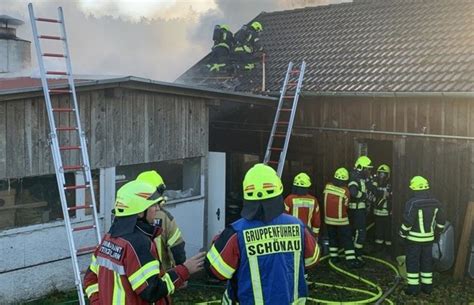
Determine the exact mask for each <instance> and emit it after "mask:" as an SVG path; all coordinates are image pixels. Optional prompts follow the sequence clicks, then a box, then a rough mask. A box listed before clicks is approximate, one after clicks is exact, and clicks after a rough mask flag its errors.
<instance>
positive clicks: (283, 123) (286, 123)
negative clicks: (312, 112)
mask: <svg viewBox="0 0 474 305" xmlns="http://www.w3.org/2000/svg"><path fill="white" fill-rule="evenodd" d="M288 123H289V122H287V121H278V122H277V124H279V125H288Z"/></svg>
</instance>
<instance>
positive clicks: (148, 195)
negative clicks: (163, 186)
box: [115, 180, 162, 217]
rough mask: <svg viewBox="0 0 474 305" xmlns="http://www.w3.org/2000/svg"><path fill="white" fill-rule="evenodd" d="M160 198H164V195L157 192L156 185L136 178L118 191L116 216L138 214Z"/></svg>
mask: <svg viewBox="0 0 474 305" xmlns="http://www.w3.org/2000/svg"><path fill="white" fill-rule="evenodd" d="M160 200H162V197H161V195H160V194H158V192H156V187H155V186H153V185H151V184H148V183H145V182H142V181H136V180H135V181H131V182H128V183H126V184H125V185H123V186H122V187H121V188H120V189H119V190H118V192H117V199H116V200H115V216H117V217H122V216H131V215H136V214H138V213H141V212H143V211H145V210H146V209H148V208H149V207H151V206H152V205H154V204H156V203H158V202H159V201H160Z"/></svg>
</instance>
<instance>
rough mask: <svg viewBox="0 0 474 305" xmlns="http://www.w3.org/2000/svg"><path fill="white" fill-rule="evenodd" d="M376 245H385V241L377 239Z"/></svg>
mask: <svg viewBox="0 0 474 305" xmlns="http://www.w3.org/2000/svg"><path fill="white" fill-rule="evenodd" d="M375 243H376V244H379V245H381V244H383V240H381V239H376V240H375Z"/></svg>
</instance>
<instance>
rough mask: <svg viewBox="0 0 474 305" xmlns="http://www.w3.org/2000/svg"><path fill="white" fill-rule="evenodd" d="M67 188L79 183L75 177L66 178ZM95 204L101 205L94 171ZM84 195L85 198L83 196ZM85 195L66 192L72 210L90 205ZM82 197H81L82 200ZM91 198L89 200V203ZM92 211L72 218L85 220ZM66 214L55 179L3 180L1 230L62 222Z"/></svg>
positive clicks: (77, 214)
mask: <svg viewBox="0 0 474 305" xmlns="http://www.w3.org/2000/svg"><path fill="white" fill-rule="evenodd" d="M65 177H66V184H67V185H72V184H75V183H76V181H77V183H80V181H79V179H77V177H75V175H74V174H73V173H67V174H65ZM92 177H93V184H94V189H95V197H96V203H97V204H98V205H99V199H98V198H99V196H100V194H99V180H100V179H99V171H98V170H95V171H92ZM81 194H82V195H81ZM87 194H88V195H87V196H85V197H86V198H85V199H84V195H85V191H84V190H78V191H76V192H74V191H67V192H66V200H67V205H68V206H69V207H71V206H74V205H75V204H76V203H77V205H83V204H84V202H85V203H87V204H89V203H90V200H89V199H90V195H89V192H87ZM81 196H82V197H81ZM88 198H89V199H88ZM91 213H92V211H91V210H90V209H87V210H84V209H81V210H77V212H76V211H75V210H72V211H70V212H69V216H70V217H74V218H76V217H77V218H82V217H83V216H85V215H89V214H91ZM62 219H64V217H63V211H62V207H61V202H60V199H59V191H58V185H57V182H56V175H46V176H38V177H27V178H22V179H8V180H0V230H4V229H9V228H15V227H23V226H28V225H33V224H40V223H47V222H51V221H55V220H62Z"/></svg>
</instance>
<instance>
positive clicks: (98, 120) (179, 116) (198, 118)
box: [0, 88, 208, 179]
mask: <svg viewBox="0 0 474 305" xmlns="http://www.w3.org/2000/svg"><path fill="white" fill-rule="evenodd" d="M68 99H69V97H68V96H65V95H63V96H55V97H54V98H53V105H60V106H62V107H63V108H66V107H67V105H68V104H69V101H68ZM78 100H79V109H80V115H81V124H82V127H83V130H84V131H85V132H86V135H87V139H88V150H89V157H90V162H91V167H92V168H100V167H111V166H116V165H127V164H136V163H145V162H154V161H161V160H172V159H181V158H188V157H196V156H204V155H205V154H206V152H207V150H208V109H207V105H206V100H205V99H203V98H194V97H188V96H180V95H178V94H176V95H173V94H161V93H154V92H148V91H142V90H134V89H126V88H108V89H99V90H92V91H81V92H79V93H78ZM71 119H72V116H70V115H68V114H64V113H63V114H61V117H60V119H59V123H60V124H57V125H62V126H65V125H70V122H71V123H72V122H73V121H72V120H71ZM48 124H49V123H48V119H47V113H46V109H45V104H44V100H43V98H42V97H34V98H26V99H19V100H10V101H3V102H0V179H2V178H18V177H26V176H37V175H44V174H51V173H54V168H53V164H52V158H51V150H50V148H49V145H48V133H49V125H48ZM76 138H77V137H76V136H72V133H65V132H62V133H61V137H60V141H61V143H62V144H63V145H64V144H65V145H68V144H69V145H74V144H76V141H75V139H76ZM63 156H65V157H64V161H63V163H64V164H77V162H78V160H77V153H76V152H74V153H67V152H66V153H64V154H63ZM66 156H70V157H66Z"/></svg>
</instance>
